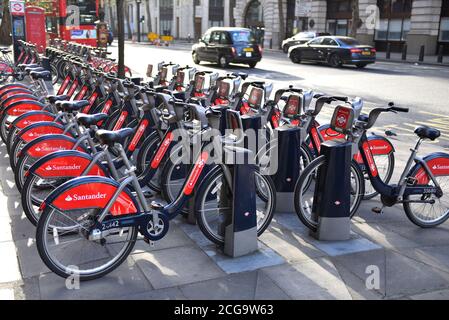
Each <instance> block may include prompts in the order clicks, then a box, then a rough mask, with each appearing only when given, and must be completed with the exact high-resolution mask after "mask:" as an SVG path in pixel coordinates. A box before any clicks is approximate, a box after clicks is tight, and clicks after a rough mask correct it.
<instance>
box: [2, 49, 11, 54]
mask: <svg viewBox="0 0 449 320" xmlns="http://www.w3.org/2000/svg"><path fill="white" fill-rule="evenodd" d="M0 50H1V51H2V53H3V54H7V53H10V52H12V50H11V49H8V48H1V49H0Z"/></svg>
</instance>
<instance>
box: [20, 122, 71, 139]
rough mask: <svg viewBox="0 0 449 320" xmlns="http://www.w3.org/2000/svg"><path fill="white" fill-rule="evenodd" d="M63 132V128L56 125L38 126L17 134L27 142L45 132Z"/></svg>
mask: <svg viewBox="0 0 449 320" xmlns="http://www.w3.org/2000/svg"><path fill="white" fill-rule="evenodd" d="M63 132H64V129H63V128H60V127H57V126H38V127H36V128H33V129H30V130H26V132H24V133H22V134H20V133H19V136H20V139H22V140H23V141H25V142H26V143H28V142H30V141H32V140H34V139H36V138H39V137H42V136H43V135H46V134H63Z"/></svg>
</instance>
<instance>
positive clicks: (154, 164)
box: [151, 132, 173, 169]
mask: <svg viewBox="0 0 449 320" xmlns="http://www.w3.org/2000/svg"><path fill="white" fill-rule="evenodd" d="M172 141H173V133H171V132H169V133H167V135H166V136H165V138H164V140H163V141H162V143H161V145H160V146H159V149H158V150H157V152H156V155H155V156H154V159H153V161H151V168H153V169H156V168H157V167H159V164H160V163H161V161H162V158H164V155H165V153H166V152H167V150H168V147H169V146H170V144H171V142H172Z"/></svg>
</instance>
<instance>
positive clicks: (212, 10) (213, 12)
mask: <svg viewBox="0 0 449 320" xmlns="http://www.w3.org/2000/svg"><path fill="white" fill-rule="evenodd" d="M209 26H210V27H222V26H224V1H223V0H209Z"/></svg>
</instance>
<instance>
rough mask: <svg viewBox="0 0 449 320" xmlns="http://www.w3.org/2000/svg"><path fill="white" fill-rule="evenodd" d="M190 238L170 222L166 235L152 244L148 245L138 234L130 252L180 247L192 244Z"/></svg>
mask: <svg viewBox="0 0 449 320" xmlns="http://www.w3.org/2000/svg"><path fill="white" fill-rule="evenodd" d="M192 244H193V242H192V240H191V239H190V238H189V237H188V236H187V235H186V234H185V232H184V231H182V230H181V229H180V227H179V226H177V225H176V224H171V225H170V228H169V230H168V233H167V235H166V236H165V237H164V238H162V239H161V240H159V241H156V242H154V245H152V246H151V245H149V244H148V243H146V242H145V241H143V237H141V236H139V238H138V240H137V242H136V245H135V246H134V250H133V252H132V254H136V253H142V252H148V251H156V250H164V249H168V248H175V247H182V246H189V245H192Z"/></svg>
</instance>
